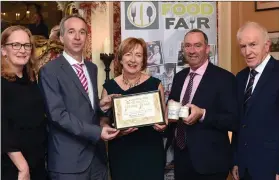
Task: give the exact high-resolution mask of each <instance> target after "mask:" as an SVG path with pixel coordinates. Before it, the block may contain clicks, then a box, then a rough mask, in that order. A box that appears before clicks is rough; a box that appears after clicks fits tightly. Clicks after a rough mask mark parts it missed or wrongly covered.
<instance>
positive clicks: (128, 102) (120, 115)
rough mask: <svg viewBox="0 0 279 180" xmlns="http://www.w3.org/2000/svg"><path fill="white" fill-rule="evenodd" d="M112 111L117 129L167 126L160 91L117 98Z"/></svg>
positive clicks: (114, 100) (114, 99)
mask: <svg viewBox="0 0 279 180" xmlns="http://www.w3.org/2000/svg"><path fill="white" fill-rule="evenodd" d="M112 109H113V118H114V126H115V128H116V129H126V128H130V127H140V126H147V125H152V124H165V119H164V115H163V108H162V100H161V96H160V92H159V91H158V90H156V91H149V92H144V93H138V94H130V95H125V96H120V97H115V98H113V108H112Z"/></svg>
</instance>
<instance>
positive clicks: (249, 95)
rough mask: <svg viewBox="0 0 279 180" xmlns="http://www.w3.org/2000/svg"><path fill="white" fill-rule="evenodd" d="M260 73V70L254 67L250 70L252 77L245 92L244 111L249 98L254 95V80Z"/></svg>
mask: <svg viewBox="0 0 279 180" xmlns="http://www.w3.org/2000/svg"><path fill="white" fill-rule="evenodd" d="M257 74H258V72H257V71H256V70H254V69H252V70H251V71H250V79H249V82H248V85H247V87H246V90H245V93H244V103H243V107H244V111H245V110H246V108H247V103H248V100H249V99H250V98H251V96H252V89H253V84H254V81H255V76H256V75H257Z"/></svg>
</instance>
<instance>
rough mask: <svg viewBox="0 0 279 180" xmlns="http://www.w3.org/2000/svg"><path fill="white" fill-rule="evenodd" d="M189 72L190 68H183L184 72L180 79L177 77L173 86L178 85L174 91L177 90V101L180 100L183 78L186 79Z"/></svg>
mask: <svg viewBox="0 0 279 180" xmlns="http://www.w3.org/2000/svg"><path fill="white" fill-rule="evenodd" d="M189 72H190V68H187V69H185V72H184V73H183V75H182V76H181V79H178V82H177V83H178V84H177V86H175V87H178V89H177V91H176V92H177V100H176V101H177V102H180V96H181V93H182V89H183V86H184V83H185V80H186V78H187V76H188V74H189Z"/></svg>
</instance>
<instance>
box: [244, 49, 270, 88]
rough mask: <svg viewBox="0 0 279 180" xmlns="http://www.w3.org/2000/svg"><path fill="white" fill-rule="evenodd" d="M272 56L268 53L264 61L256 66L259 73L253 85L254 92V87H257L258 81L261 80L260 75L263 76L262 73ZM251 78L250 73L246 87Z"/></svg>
mask: <svg viewBox="0 0 279 180" xmlns="http://www.w3.org/2000/svg"><path fill="white" fill-rule="evenodd" d="M270 57H271V56H270V55H269V54H268V55H267V56H266V58H265V59H264V60H263V62H262V63H261V64H259V65H258V66H257V67H256V68H255V70H256V71H257V72H258V73H257V74H256V76H255V80H254V84H253V87H252V93H253V92H254V89H255V87H256V85H257V83H258V81H259V79H260V77H261V75H262V73H263V71H264V68H265V66H266V64H267V63H268V61H269V59H270ZM250 70H251V68H250ZM249 79H250V74H249V77H248V80H247V83H246V88H247V85H248V82H249ZM246 88H245V90H246ZM245 90H244V92H245Z"/></svg>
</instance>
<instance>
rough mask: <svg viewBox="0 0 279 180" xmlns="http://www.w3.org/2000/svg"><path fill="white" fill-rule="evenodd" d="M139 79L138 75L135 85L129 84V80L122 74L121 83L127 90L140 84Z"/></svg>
mask: <svg viewBox="0 0 279 180" xmlns="http://www.w3.org/2000/svg"><path fill="white" fill-rule="evenodd" d="M140 78H141V74H140V75H139V77H138V79H137V81H136V82H135V83H130V82H129V80H128V79H127V78H126V77H125V76H124V74H123V83H124V84H125V85H127V86H129V89H131V88H132V87H135V86H137V85H138V84H139V83H140Z"/></svg>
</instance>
